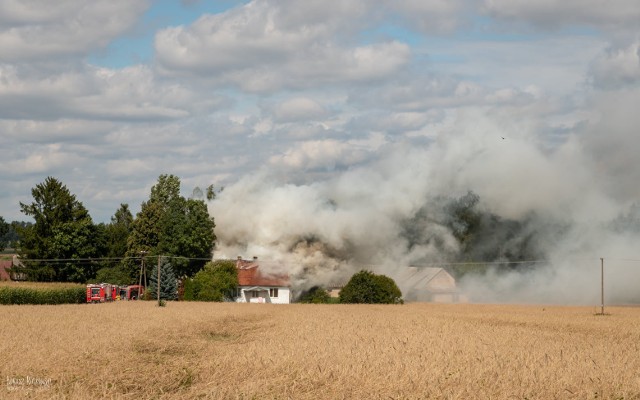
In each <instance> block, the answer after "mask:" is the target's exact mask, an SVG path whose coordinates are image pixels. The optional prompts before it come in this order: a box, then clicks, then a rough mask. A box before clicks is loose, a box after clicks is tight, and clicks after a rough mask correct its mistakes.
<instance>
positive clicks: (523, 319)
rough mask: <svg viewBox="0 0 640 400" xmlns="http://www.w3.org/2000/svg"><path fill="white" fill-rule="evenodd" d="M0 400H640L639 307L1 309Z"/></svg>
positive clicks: (118, 305)
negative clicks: (601, 312)
mask: <svg viewBox="0 0 640 400" xmlns="http://www.w3.org/2000/svg"><path fill="white" fill-rule="evenodd" d="M0 311H1V312H2V324H1V327H0V335H1V337H2V340H1V341H0V354H1V357H2V361H1V364H0V372H1V375H2V378H3V380H4V382H3V384H2V387H1V388H0V398H13V397H16V398H24V397H30V398H46V399H49V398H71V399H80V398H122V399H140V398H143V399H146V398H153V399H174V398H177V399H182V398H184V399H191V398H204V399H208V398H212V399H263V398H264V399H371V398H375V399H377V398H380V399H382V398H384V399H429V398H435V399H440V398H446V399H469V398H475V399H567V398H576V399H603V398H604V399H609V398H610V399H636V398H640V352H639V350H638V344H639V343H640V308H610V309H608V310H607V311H608V312H609V313H610V315H605V316H596V315H594V308H593V307H549V306H507V305H468V304H467V305H437V304H407V305H402V306H382V305H379V306H378V305H306V304H296V305H264V304H228V303H223V304H219V303H218V304H216V303H175V302H171V303H169V304H168V305H167V307H157V306H156V304H155V303H153V302H115V303H110V304H97V305H84V304H83V305H63V306H0Z"/></svg>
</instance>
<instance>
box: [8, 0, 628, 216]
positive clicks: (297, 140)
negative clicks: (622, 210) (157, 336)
mask: <svg viewBox="0 0 640 400" xmlns="http://www.w3.org/2000/svg"><path fill="white" fill-rule="evenodd" d="M603 4H604V2H602V1H596V0H589V1H577V0H571V1H562V2H561V1H558V2H544V3H542V2H539V3H531V2H521V1H506V0H485V1H481V0H478V1H463V0H453V1H447V2H442V1H439V0H427V1H420V2H416V1H412V0H401V1H381V2H379V3H376V4H373V3H372V2H367V1H361V0H350V1H341V2H329V3H327V2H325V1H305V2H299V1H298V2H296V1H275V0H255V1H244V2H239V1H215V2H207V1H182V2H180V1H147V2H145V1H140V2H130V1H125V0H122V1H110V0H96V1H92V2H87V1H81V0H70V1H68V2H65V3H53V2H47V1H44V0H43V1H41V2H38V1H36V2H31V3H20V2H14V1H10V0H0V7H1V8H0V9H1V10H2V13H1V14H0V144H1V146H0V157H2V159H3V160H5V161H4V166H3V168H2V169H0V187H2V188H3V190H2V192H1V193H0V215H1V216H3V217H4V218H5V219H6V220H20V219H24V216H23V215H22V214H21V213H20V211H19V202H21V201H22V202H28V201H30V189H31V188H32V187H33V186H35V185H36V184H37V183H40V182H42V181H44V179H45V178H46V177H47V176H54V177H56V178H58V179H60V180H62V181H63V183H65V184H66V185H67V186H68V187H69V188H70V190H71V191H72V192H73V193H74V194H76V195H77V197H78V198H79V200H80V201H82V202H83V204H85V205H86V206H87V208H88V209H89V211H90V213H91V215H92V216H93V218H94V220H96V221H99V222H101V221H108V220H109V218H110V216H111V215H112V214H113V212H115V210H116V209H117V208H118V206H119V204H120V203H128V204H130V206H131V208H132V209H133V210H134V211H136V210H138V209H139V205H140V203H141V202H142V201H143V200H145V199H146V198H147V197H148V193H149V189H150V187H151V185H152V184H153V183H154V182H155V180H156V179H157V177H158V175H160V174H165V173H172V174H175V175H177V176H179V177H180V178H181V180H182V183H183V192H184V194H185V195H189V194H190V193H191V191H192V190H193V188H194V187H196V186H199V187H206V186H208V185H209V184H214V185H216V186H225V187H227V188H229V187H234V185H240V186H242V184H243V182H245V181H246V180H247V179H252V177H254V176H263V175H264V176H268V177H269V178H268V179H267V178H265V179H264V181H265V182H270V184H272V185H273V186H274V187H280V185H297V186H301V187H302V186H305V185H311V186H313V185H316V184H320V183H322V182H325V183H326V182H332V181H334V180H338V181H339V180H341V179H346V178H345V176H349V174H352V173H355V172H354V171H369V170H375V168H379V166H380V165H385V162H386V161H385V160H388V158H389V157H392V156H390V155H392V154H396V152H402V151H406V149H407V148H411V149H419V150H421V151H422V153H419V154H421V155H422V156H424V157H427V155H428V156H429V157H435V158H437V157H441V158H442V160H443V162H444V161H445V160H446V161H447V162H451V160H458V162H460V165H452V166H451V169H450V170H448V171H457V173H456V174H449V173H447V174H441V175H440V176H441V179H442V182H440V181H438V182H437V184H434V187H441V188H447V190H451V191H452V192H454V193H455V192H465V191H466V190H469V189H473V190H475V191H477V192H479V193H482V194H484V197H485V198H487V199H493V200H492V201H493V202H494V203H495V204H494V205H493V206H494V207H496V208H499V209H501V210H505V213H517V212H524V211H523V210H526V209H531V208H535V207H538V206H540V204H538V203H535V202H533V203H532V204H529V203H530V202H527V201H525V202H523V200H522V199H519V198H516V199H512V198H511V197H510V196H506V195H505V194H504V193H502V190H501V189H499V188H500V187H504V186H505V185H506V186H509V185H514V184H515V183H514V182H526V181H527V180H530V179H543V178H542V177H538V178H536V172H532V171H539V170H545V169H544V168H541V169H539V168H537V167H532V168H530V169H529V170H528V172H527V171H522V172H521V173H522V174H524V176H523V177H520V178H522V179H520V180H517V179H516V180H515V181H514V180H513V179H512V178H510V177H502V178H500V179H498V180H497V181H498V182H502V185H498V184H496V183H495V182H494V181H491V180H490V179H487V176H486V175H483V173H484V171H482V170H481V169H478V168H476V169H474V170H473V171H470V170H468V169H467V168H466V167H465V162H471V161H472V160H475V158H474V157H476V155H478V154H488V153H490V151H489V150H488V148H487V147H486V146H490V145H491V143H493V142H492V141H493V140H495V139H496V138H501V137H503V136H505V137H509V138H512V140H514V141H517V143H518V144H519V145H518V146H514V147H513V148H512V151H516V149H517V151H522V152H524V153H526V154H529V153H527V152H534V151H535V152H540V154H541V156H540V157H542V158H541V160H547V161H549V160H555V158H561V157H567V158H568V159H570V161H568V160H565V161H563V162H564V163H565V164H566V165H571V166H573V167H572V168H565V167H566V165H565V164H563V163H562V162H560V161H557V160H556V161H554V162H558V163H559V164H561V165H563V166H565V167H562V168H560V169H562V170H563V171H569V170H571V171H573V170H576V171H590V172H589V174H588V176H589V179H587V181H589V182H595V183H596V186H597V187H598V191H597V192H598V193H599V196H602V197H603V198H607V199H611V201H614V202H615V204H628V203H630V202H633V201H634V200H635V199H636V198H637V195H638V191H637V190H636V189H633V187H634V186H633V185H631V184H629V182H635V180H636V179H637V178H640V172H638V171H637V168H635V158H634V155H633V154H632V153H630V150H629V149H633V148H636V147H634V146H636V145H638V143H637V142H636V140H637V139H636V138H637V137H638V135H637V134H636V131H635V130H634V128H633V127H634V126H636V125H635V123H636V122H637V118H638V117H637V116H636V114H637V113H635V112H633V111H630V110H629V109H628V108H629V104H633V103H634V102H636V101H637V100H638V99H640V89H639V88H638V86H639V82H640V66H639V61H638V60H639V55H638V54H639V51H638V49H639V46H640V39H639V38H640V31H639V30H638V29H639V28H638V24H637V21H638V20H639V18H640V6H638V3H637V2H636V1H632V0H628V1H627V0H621V1H619V2H616V4H615V5H614V6H612V7H609V6H608V7H603ZM607 4H609V3H607ZM613 116H615V120H613V119H612V118H613ZM605 135H608V136H607V137H606V138H605ZM603 143H604V144H603ZM500 145H502V144H500ZM483 146H485V147H483ZM403 149H405V150H403ZM436 150H437V151H439V152H441V153H438V155H437V156H434V155H433V152H434V151H436ZM507 154H508V153H501V154H500V155H499V156H498V160H499V161H500V162H501V163H502V164H503V165H506V168H511V167H512V166H511V165H510V163H511V162H514V161H513V160H514V159H512V158H509V157H508V156H507ZM494 157H496V156H494ZM501 157H505V159H504V160H503V159H501ZM523 157H525V156H523ZM515 159H518V157H515ZM464 160H466V161H464ZM612 160H615V161H612ZM549 168H551V167H549ZM511 169H513V170H517V169H514V168H511ZM362 173H364V172H362ZM487 173H488V172H487ZM398 174H399V175H398V176H402V171H398ZM531 174H533V175H532V176H533V177H534V178H532V177H531V176H530V175H531ZM445 175H446V178H445ZM560 175H561V174H560ZM394 176H395V175H393V174H391V175H390V177H389V179H394ZM472 177H473V179H472ZM416 179H421V178H416ZM425 179H426V178H425ZM544 179H547V178H546V176H545V178H544ZM572 180H573V181H580V180H579V179H577V178H575V179H574V177H573V176H571V177H568V176H564V177H562V179H561V180H560V182H563V183H554V185H557V186H562V185H566V184H567V183H566V182H569V181H572ZM554 187H555V186H554ZM434 190H435V189H434ZM576 190H578V189H576ZM515 191H516V192H517V190H515ZM434 194H435V193H434ZM505 196H506V197H505ZM540 201H542V200H540ZM516 203H517V204H516ZM614 208H615V207H614Z"/></svg>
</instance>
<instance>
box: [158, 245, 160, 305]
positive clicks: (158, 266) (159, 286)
mask: <svg viewBox="0 0 640 400" xmlns="http://www.w3.org/2000/svg"><path fill="white" fill-rule="evenodd" d="M158 306H160V256H158Z"/></svg>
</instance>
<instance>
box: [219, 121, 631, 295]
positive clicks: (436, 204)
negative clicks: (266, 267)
mask: <svg viewBox="0 0 640 400" xmlns="http://www.w3.org/2000/svg"><path fill="white" fill-rule="evenodd" d="M380 154H381V155H380V156H379V157H378V158H377V159H376V160H375V161H373V162H370V163H368V164H366V165H362V166H359V167H354V168H352V169H350V170H346V171H344V172H342V173H340V174H339V175H336V176H334V177H332V178H329V179H326V180H323V181H319V182H312V183H307V184H296V185H294V184H289V183H286V182H282V180H281V179H278V178H276V177H274V176H273V175H270V174H269V173H268V172H265V171H263V172H259V173H256V174H255V175H252V176H246V177H245V178H243V179H241V180H240V181H238V182H237V183H235V184H233V185H230V186H228V187H227V188H226V189H225V190H224V191H223V192H222V193H221V194H220V196H219V197H218V198H217V199H216V200H215V201H213V202H212V203H211V212H212V214H213V215H214V217H215V218H216V225H217V228H216V233H217V235H218V244H217V248H216V250H215V254H214V256H215V257H228V258H235V257H236V256H238V255H242V256H246V257H251V256H258V257H259V258H260V259H263V260H272V261H279V262H280V263H273V264H274V265H283V266H286V268H287V272H289V273H290V274H291V275H292V276H293V277H294V279H295V284H296V286H297V288H299V289H303V288H305V287H309V286H312V285H322V284H327V283H329V282H331V281H336V280H338V281H340V280H344V279H347V278H348V277H349V276H350V275H351V274H352V273H353V272H354V271H355V270H357V269H358V268H360V267H361V266H362V265H374V266H377V269H378V271H380V272H384V273H387V274H389V275H390V276H394V275H395V274H396V272H397V270H398V269H400V268H404V267H405V266H407V265H420V264H426V263H432V262H447V261H456V260H460V253H461V251H462V247H461V243H460V242H459V240H458V239H457V238H456V236H455V234H454V232H453V231H452V229H451V226H448V225H447V224H446V223H444V222H443V221H446V220H447V216H446V215H445V214H446V207H443V206H442V202H443V200H442V199H443V198H449V199H451V198H459V197H461V196H463V195H465V194H466V193H467V192H468V191H473V192H474V193H476V194H477V195H478V196H479V199H480V201H479V208H481V209H482V210H483V212H486V213H488V214H491V215H494V216H496V217H499V218H503V219H509V220H514V221H522V220H526V221H527V222H526V229H520V230H518V231H517V232H516V233H517V235H520V236H522V237H511V236H509V234H508V233H501V232H484V233H483V235H485V236H487V240H485V241H484V242H485V243H486V246H487V247H495V248H500V249H502V250H501V251H502V252H503V253H505V252H506V253H508V251H509V249H508V248H507V247H508V246H510V244H512V243H520V244H522V241H523V240H530V241H532V242H533V243H534V244H535V247H536V248H537V250H538V254H540V257H541V258H542V259H544V260H546V263H544V265H542V266H538V267H535V266H527V267H522V268H514V269H511V270H510V271H505V269H504V268H502V269H499V268H498V269H495V270H492V269H490V270H489V271H488V272H486V273H484V274H482V275H481V276H479V275H477V274H473V273H471V274H466V275H465V276H464V277H463V279H462V280H461V281H460V282H459V284H460V286H461V288H462V289H463V291H464V292H465V293H466V294H467V295H468V296H469V298H470V299H471V300H472V301H510V302H513V301H516V302H556V303H583V304H584V303H587V304H595V303H597V301H598V299H599V297H598V296H599V282H600V273H599V271H600V269H599V268H600V261H599V258H600V257H606V258H607V259H612V260H613V259H629V258H633V257H634V256H635V257H636V258H639V257H638V256H640V251H637V250H635V249H636V247H635V244H636V243H638V241H637V239H638V238H639V237H638V234H637V230H633V229H623V230H620V229H618V230H616V229H614V228H613V225H612V223H611V221H613V220H614V219H615V218H616V217H618V216H619V215H620V214H622V213H624V212H626V211H627V210H628V208H629V206H630V204H631V202H632V201H631V200H632V199H628V198H627V199H619V198H618V199H616V200H614V199H613V197H612V196H609V195H608V194H607V191H606V190H605V189H606V188H605V187H600V186H605V185H604V184H603V185H601V184H599V183H598V182H603V181H602V180H596V179H594V178H593V177H594V176H596V175H598V174H597V173H599V172H601V171H596V170H594V169H595V168H598V164H597V163H594V162H593V161H592V157H591V156H590V153H588V152H587V150H585V149H584V146H583V144H582V142H581V140H580V138H579V137H577V136H568V137H566V138H565V140H564V141H563V143H562V144H559V145H555V146H553V147H552V148H550V147H549V146H548V145H547V144H546V143H545V142H544V141H541V140H540V139H539V138H538V136H536V126H535V125H533V124H529V125H527V124H526V123H523V124H521V125H514V124H510V125H508V126H504V125H503V124H501V123H500V119H496V118H487V117H485V116H483V115H480V114H474V115H465V116H463V117H461V119H460V123H458V124H457V126H456V131H455V132H450V133H448V134H442V135H440V136H438V138H437V139H436V140H434V141H432V142H431V143H430V144H427V145H423V146H421V147H419V146H415V145H410V144H408V143H400V144H398V143H396V144H388V145H387V146H386V147H385V148H383V149H382V150H381V153H380ZM418 216H420V218H418ZM493 235H495V238H496V239H495V240H490V236H493ZM524 235H527V236H526V238H525V237H524ZM414 236H415V237H416V238H417V239H415V238H413V239H412V237H414ZM512 236H513V235H512ZM414 239H415V240H414ZM480 243H483V241H480ZM484 250H486V251H485V253H486V254H491V253H492V249H491V248H487V249H476V252H475V253H474V254H484V253H482V252H483V251H484ZM494 253H495V252H494ZM506 253H505V254H506ZM505 260H506V259H505V258H504V256H500V257H498V258H497V259H491V260H486V259H482V260H480V259H475V260H471V261H505ZM607 268H608V269H607V279H606V284H607V293H609V298H610V299H611V300H615V301H617V302H628V301H633V300H636V299H638V298H640V296H637V295H636V292H638V290H637V288H636V286H637V282H638V281H639V280H638V278H640V263H635V264H634V263H633V262H627V261H624V262H623V261H616V262H613V261H610V262H607Z"/></svg>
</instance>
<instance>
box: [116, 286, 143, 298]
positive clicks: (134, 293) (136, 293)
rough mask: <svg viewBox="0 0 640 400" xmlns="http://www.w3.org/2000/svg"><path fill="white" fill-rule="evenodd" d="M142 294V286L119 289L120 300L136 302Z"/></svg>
mask: <svg viewBox="0 0 640 400" xmlns="http://www.w3.org/2000/svg"><path fill="white" fill-rule="evenodd" d="M143 294H144V286H140V285H129V286H122V287H120V300H138V299H139V298H140V297H141V296H142V295H143Z"/></svg>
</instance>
